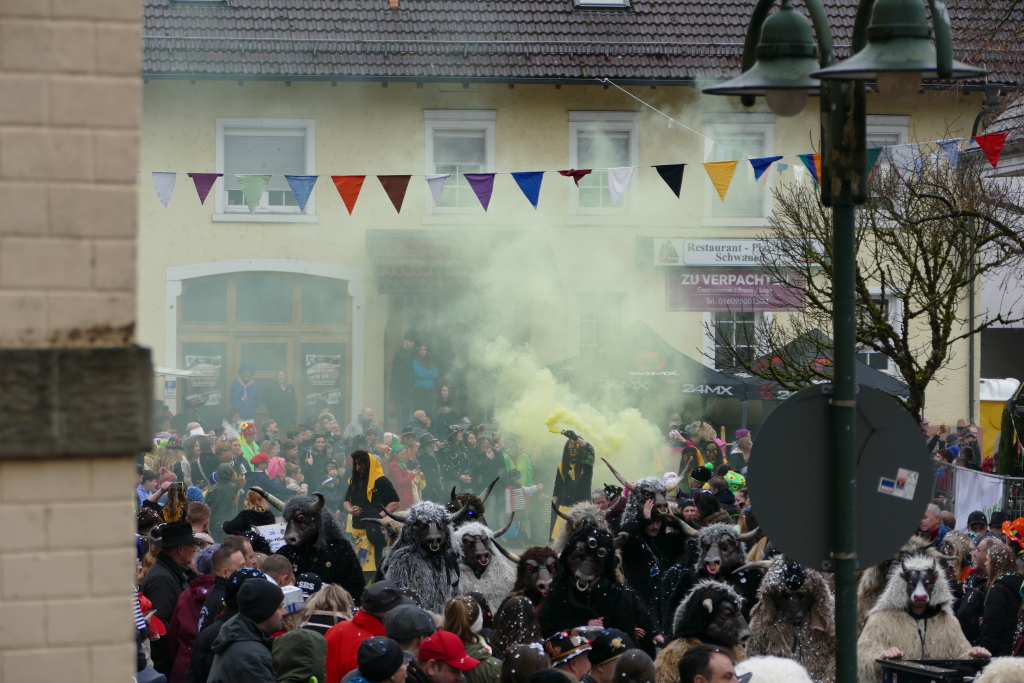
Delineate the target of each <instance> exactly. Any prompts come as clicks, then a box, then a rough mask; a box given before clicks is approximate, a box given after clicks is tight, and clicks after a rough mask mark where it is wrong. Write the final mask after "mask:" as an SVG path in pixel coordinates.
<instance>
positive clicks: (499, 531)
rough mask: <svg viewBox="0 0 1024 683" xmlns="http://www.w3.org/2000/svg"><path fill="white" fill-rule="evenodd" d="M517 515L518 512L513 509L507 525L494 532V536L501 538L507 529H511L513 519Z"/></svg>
mask: <svg viewBox="0 0 1024 683" xmlns="http://www.w3.org/2000/svg"><path fill="white" fill-rule="evenodd" d="M515 516H516V513H515V510H513V511H512V514H511V515H509V516H508V521H507V522H505V526H503V527H501V529H499V530H498V531H495V532H494V537H495V538H501V537H502V536H504V535H505V532H506V531H508V530H509V529H511V528H512V520H513V519H515Z"/></svg>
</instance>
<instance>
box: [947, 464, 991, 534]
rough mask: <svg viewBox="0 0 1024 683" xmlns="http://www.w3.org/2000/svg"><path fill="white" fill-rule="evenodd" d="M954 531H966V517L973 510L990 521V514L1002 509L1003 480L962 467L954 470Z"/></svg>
mask: <svg viewBox="0 0 1024 683" xmlns="http://www.w3.org/2000/svg"><path fill="white" fill-rule="evenodd" d="M954 495H955V496H956V497H955V498H954V501H955V503H956V529H957V531H967V516H968V515H970V514H971V513H972V512H974V511H975V510H981V511H982V512H984V513H985V518H986V519H992V513H993V512H995V511H996V510H999V509H1001V508H1002V502H1003V501H1002V499H1003V478H1002V477H997V476H995V475H992V474H985V473H983V472H976V471H974V470H969V469H967V468H964V467H957V468H956V492H955V494H954Z"/></svg>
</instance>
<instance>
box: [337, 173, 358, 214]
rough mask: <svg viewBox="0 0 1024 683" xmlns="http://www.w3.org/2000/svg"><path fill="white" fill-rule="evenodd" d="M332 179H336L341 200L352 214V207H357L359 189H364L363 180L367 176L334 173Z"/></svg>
mask: <svg viewBox="0 0 1024 683" xmlns="http://www.w3.org/2000/svg"><path fill="white" fill-rule="evenodd" d="M331 180H333V181H334V186H335V187H336V188H338V194H340V195H341V201H343V202H345V207H346V208H347V209H348V213H349V215H350V216H351V215H352V209H354V208H356V200H357V199H359V191H360V190H361V189H363V181H364V180H366V176H364V175H332V176H331Z"/></svg>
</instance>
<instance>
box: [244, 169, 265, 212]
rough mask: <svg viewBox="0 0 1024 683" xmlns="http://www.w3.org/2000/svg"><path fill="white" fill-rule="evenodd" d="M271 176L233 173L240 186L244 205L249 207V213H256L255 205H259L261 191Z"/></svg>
mask: <svg viewBox="0 0 1024 683" xmlns="http://www.w3.org/2000/svg"><path fill="white" fill-rule="evenodd" d="M271 177H273V176H270V175H238V174H235V180H237V181H238V186H239V187H241V188H242V197H243V198H244V199H245V205H246V206H248V207H249V213H256V207H257V206H259V205H260V199H262V198H263V192H264V191H265V190H266V189H267V185H269V184H270V179H271Z"/></svg>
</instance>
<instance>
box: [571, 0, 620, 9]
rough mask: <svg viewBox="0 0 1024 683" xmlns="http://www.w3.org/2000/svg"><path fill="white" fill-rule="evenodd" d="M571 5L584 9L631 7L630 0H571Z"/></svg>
mask: <svg viewBox="0 0 1024 683" xmlns="http://www.w3.org/2000/svg"><path fill="white" fill-rule="evenodd" d="M572 5H573V7H582V8H585V9H616V8H628V7H632V4H631V3H630V0H572Z"/></svg>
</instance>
